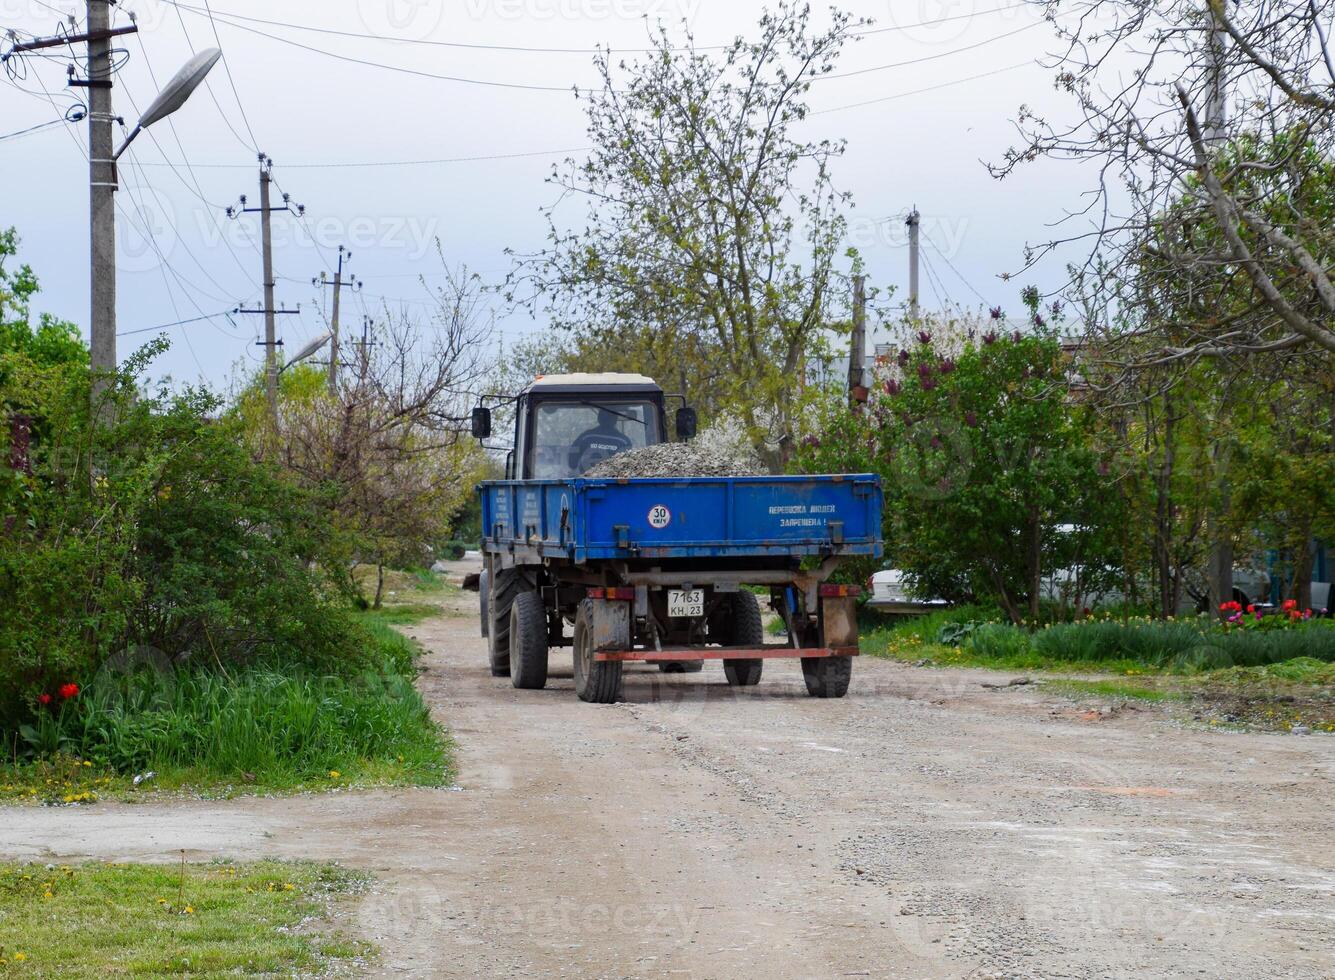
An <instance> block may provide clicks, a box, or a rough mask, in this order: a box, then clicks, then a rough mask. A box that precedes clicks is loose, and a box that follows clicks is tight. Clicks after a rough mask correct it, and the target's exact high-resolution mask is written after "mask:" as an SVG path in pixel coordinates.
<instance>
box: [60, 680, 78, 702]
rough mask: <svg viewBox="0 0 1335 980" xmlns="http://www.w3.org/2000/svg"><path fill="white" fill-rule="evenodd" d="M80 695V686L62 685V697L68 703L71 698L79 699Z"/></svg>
mask: <svg viewBox="0 0 1335 980" xmlns="http://www.w3.org/2000/svg"><path fill="white" fill-rule="evenodd" d="M78 694H79V685H78V684H62V685H60V696H61V697H62V698H64V699H65V700H66V701H68V700H69V699H70V698H73V697H77V696H78Z"/></svg>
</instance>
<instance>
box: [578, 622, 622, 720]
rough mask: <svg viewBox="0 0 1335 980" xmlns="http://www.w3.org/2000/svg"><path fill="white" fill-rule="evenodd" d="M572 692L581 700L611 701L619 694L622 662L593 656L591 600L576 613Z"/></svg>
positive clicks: (619, 695)
mask: <svg viewBox="0 0 1335 980" xmlns="http://www.w3.org/2000/svg"><path fill="white" fill-rule="evenodd" d="M574 644H575V693H576V694H577V695H579V699H580V700H581V701H588V702H590V703H592V704H614V703H615V702H616V701H617V700H618V699H619V698H620V697H621V661H620V660H594V659H593V600H592V599H585V600H584V601H583V602H581V603H580V604H579V612H578V613H577V614H576V615H575V639H574Z"/></svg>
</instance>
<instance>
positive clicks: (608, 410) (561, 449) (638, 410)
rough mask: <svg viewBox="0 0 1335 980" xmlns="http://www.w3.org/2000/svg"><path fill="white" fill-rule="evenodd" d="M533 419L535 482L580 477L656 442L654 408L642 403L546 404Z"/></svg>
mask: <svg viewBox="0 0 1335 980" xmlns="http://www.w3.org/2000/svg"><path fill="white" fill-rule="evenodd" d="M532 419H533V434H532V442H531V449H530V456H529V467H528V469H529V472H530V474H532V479H535V480H565V479H569V478H571V477H575V476H582V475H583V474H584V473H587V472H588V471H589V470H590V469H591V468H593V467H594V466H596V465H597V464H598V463H601V462H602V461H603V460H605V459H607V458H608V457H609V456H615V455H616V454H617V453H623V452H625V451H626V450H628V449H641V448H643V447H644V446H648V445H650V444H652V443H656V442H658V432H659V423H658V409H657V407H656V406H655V405H654V404H653V403H652V402H647V401H635V400H630V401H598V402H588V401H568V402H567V401H550V402H544V403H540V404H539V405H538V406H537V408H536V410H535V411H534V413H533V416H532Z"/></svg>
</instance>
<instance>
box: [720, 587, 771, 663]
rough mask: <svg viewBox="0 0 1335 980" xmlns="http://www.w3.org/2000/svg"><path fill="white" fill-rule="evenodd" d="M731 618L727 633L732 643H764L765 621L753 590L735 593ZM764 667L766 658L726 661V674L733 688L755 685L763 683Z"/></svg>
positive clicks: (757, 644)
mask: <svg viewBox="0 0 1335 980" xmlns="http://www.w3.org/2000/svg"><path fill="white" fill-rule="evenodd" d="M731 607H732V621H731V623H730V624H729V628H728V632H727V634H726V638H727V643H728V645H729V646H739V647H740V646H746V647H758V646H762V645H763V644H764V642H765V622H764V620H763V619H761V616H760V602H759V600H757V599H756V596H755V593H754V592H747V591H745V590H743V591H741V592H737V593H734V594H733V597H732V603H731ZM764 669H765V661H763V660H725V661H723V673H724V674H726V675H727V678H728V683H729V684H731V685H732V686H733V687H752V686H754V685H756V684H759V683H760V674H761V672H762V671H763V670H764Z"/></svg>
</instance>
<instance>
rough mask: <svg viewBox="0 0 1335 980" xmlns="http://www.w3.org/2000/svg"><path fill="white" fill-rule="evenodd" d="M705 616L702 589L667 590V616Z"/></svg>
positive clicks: (703, 591)
mask: <svg viewBox="0 0 1335 980" xmlns="http://www.w3.org/2000/svg"><path fill="white" fill-rule="evenodd" d="M704 614H705V590H704V589H669V590H668V615H669V616H673V617H676V616H682V617H692V618H694V617H697V616H703V615H704Z"/></svg>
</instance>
